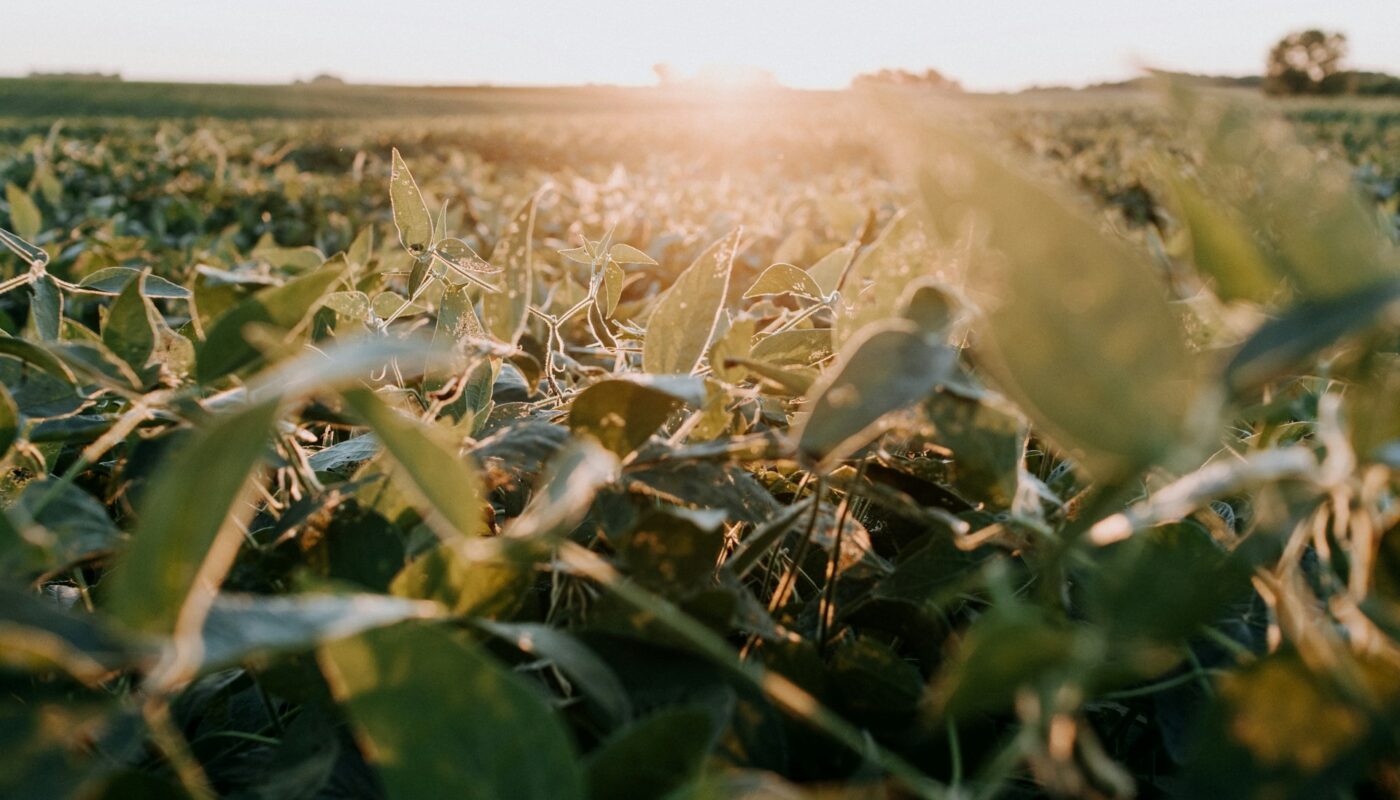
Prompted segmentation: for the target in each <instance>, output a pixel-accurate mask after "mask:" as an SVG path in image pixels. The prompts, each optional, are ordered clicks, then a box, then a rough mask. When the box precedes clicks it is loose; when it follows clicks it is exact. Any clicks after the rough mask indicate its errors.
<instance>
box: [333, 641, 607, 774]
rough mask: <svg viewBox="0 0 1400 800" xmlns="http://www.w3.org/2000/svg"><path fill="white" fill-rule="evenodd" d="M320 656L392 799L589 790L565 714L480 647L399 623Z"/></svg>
mask: <svg viewBox="0 0 1400 800" xmlns="http://www.w3.org/2000/svg"><path fill="white" fill-rule="evenodd" d="M320 662H321V667H322V669H323V670H324V671H325V673H326V679H327V681H328V682H329V683H330V685H331V689H332V692H333V693H334V694H335V697H336V699H337V700H339V701H340V702H341V703H342V704H343V705H344V706H345V709H346V711H347V713H348V715H349V717H350V720H351V723H352V725H353V726H354V728H355V732H356V736H357V738H358V739H359V740H360V742H361V743H362V747H363V749H364V751H365V753H366V754H367V755H368V758H369V760H370V763H371V764H373V766H374V767H375V769H376V770H377V771H378V772H379V775H380V777H381V778H382V780H383V782H384V788H385V789H386V790H387V792H388V795H389V797H390V798H395V799H396V800H418V798H423V797H437V796H444V795H448V796H454V797H482V798H501V799H502V800H504V798H520V800H529V799H530V798H539V799H540V800H569V799H570V798H582V797H583V796H584V791H583V782H582V777H581V775H580V774H579V769H578V767H577V766H576V765H575V761H574V758H575V757H574V753H573V747H572V745H571V744H570V742H569V739H568V735H567V734H566V733H565V731H564V728H563V726H562V725H561V724H560V718H559V717H558V716H556V715H555V713H554V712H553V711H551V710H550V709H549V708H548V707H547V706H546V705H544V703H543V702H541V700H540V699H539V696H538V695H537V693H536V692H534V691H532V690H531V689H530V687H529V686H528V685H527V684H525V683H524V682H523V681H522V680H521V679H520V678H519V677H517V676H515V675H512V674H511V673H510V672H509V671H507V670H506V669H504V668H502V667H501V666H499V665H498V664H496V663H495V662H494V661H493V660H492V659H491V658H490V657H488V656H487V655H485V654H484V653H483V652H482V651H481V650H480V649H479V648H477V647H476V646H474V645H471V644H468V643H466V642H464V641H462V640H460V639H457V638H453V637H451V636H449V635H448V634H447V633H446V632H444V631H443V630H442V629H439V628H432V627H427V626H423V625H400V626H397V627H393V628H384V629H380V630H375V631H369V632H367V633H364V634H361V635H360V636H358V637H355V638H352V639H344V640H341V641H338V642H333V643H331V644H328V645H326V646H324V647H323V648H322V649H321V654H320ZM444 686H451V687H452V691H451V692H443V691H441V687H444ZM410 709H411V710H412V713H404V712H405V711H406V710H410Z"/></svg>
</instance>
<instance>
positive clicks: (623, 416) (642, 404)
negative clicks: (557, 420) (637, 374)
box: [569, 378, 685, 456]
mask: <svg viewBox="0 0 1400 800" xmlns="http://www.w3.org/2000/svg"><path fill="white" fill-rule="evenodd" d="M684 404H685V400H684V399H683V398H681V397H678V396H676V395H675V394H673V393H670V392H667V391H663V390H662V389H659V388H656V387H655V386H651V385H647V384H646V383H643V382H641V381H634V380H626V379H622V378H615V379H610V380H604V381H599V382H598V383H595V384H593V385H592V386H590V387H588V388H587V389H584V390H583V391H582V392H581V393H580V394H579V395H578V397H575V398H574V402H573V404H572V405H571V406H570V407H569V429H570V430H572V431H573V432H574V433H575V434H577V435H582V436H591V437H593V438H594V439H597V440H598V442H599V443H600V444H602V445H603V447H606V448H607V449H609V450H611V451H612V452H614V453H616V454H617V455H619V456H625V455H627V454H628V453H630V452H632V451H633V450H636V449H637V448H638V447H641V446H642V444H644V443H645V442H646V440H647V439H648V438H650V437H651V434H652V433H653V432H654V431H655V430H656V429H657V428H659V427H661V424H662V423H664V422H665V421H666V420H667V419H668V418H669V417H670V416H671V414H672V412H674V411H676V410H678V409H680V407H681V406H683V405H684Z"/></svg>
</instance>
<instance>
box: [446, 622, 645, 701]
mask: <svg viewBox="0 0 1400 800" xmlns="http://www.w3.org/2000/svg"><path fill="white" fill-rule="evenodd" d="M473 624H474V625H476V626H477V627H479V628H481V629H482V630H485V631H487V632H488V633H490V634H491V635H493V636H497V637H499V638H501V639H504V640H505V641H507V642H510V643H511V644H513V645H515V646H516V647H518V648H520V651H521V652H523V653H526V654H529V655H532V656H536V657H539V658H546V659H549V660H550V661H551V662H553V663H554V665H555V666H556V667H558V668H559V669H560V670H561V671H562V672H563V673H564V674H565V675H568V676H569V679H570V680H572V681H573V682H574V683H575V684H577V685H578V687H579V689H581V690H582V691H583V693H584V694H586V695H587V696H588V698H589V699H590V700H592V701H593V702H594V703H596V704H597V707H598V708H599V710H601V711H602V712H603V714H604V716H605V717H607V719H608V721H609V722H611V723H613V724H620V723H624V722H626V721H628V720H630V719H631V718H632V699H631V698H630V697H629V696H628V694H627V689H626V688H625V687H624V686H623V685H622V682H621V681H620V680H618V677H617V674H616V673H614V672H613V671H612V668H611V667H609V666H608V665H607V663H606V662H604V661H603V659H601V658H599V657H598V655H597V654H596V653H594V652H593V651H592V650H590V649H588V647H587V646H586V645H584V644H583V643H582V642H580V641H579V640H578V639H577V638H576V637H574V636H573V635H572V634H570V633H568V632H566V631H562V630H559V629H558V628H553V627H550V626H548V625H542V624H539V623H532V622H517V623H508V622H493V621H491V620H484V619H483V620H475V621H473Z"/></svg>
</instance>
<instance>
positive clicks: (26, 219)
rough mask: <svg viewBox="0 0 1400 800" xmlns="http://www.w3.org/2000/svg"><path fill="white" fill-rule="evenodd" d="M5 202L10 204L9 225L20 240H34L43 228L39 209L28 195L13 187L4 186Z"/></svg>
mask: <svg viewBox="0 0 1400 800" xmlns="http://www.w3.org/2000/svg"><path fill="white" fill-rule="evenodd" d="M5 201H6V202H8V203H9V204H10V225H11V227H13V228H14V230H15V233H17V234H19V236H20V238H22V239H34V238H35V237H37V236H38V235H39V234H40V233H41V232H42V231H43V228H44V221H43V218H42V217H40V216H39V207H38V206H36V205H34V198H32V197H30V196H29V193H28V192H26V191H24V190H23V189H21V188H19V187H18V186H16V185H14V184H13V183H7V184H5Z"/></svg>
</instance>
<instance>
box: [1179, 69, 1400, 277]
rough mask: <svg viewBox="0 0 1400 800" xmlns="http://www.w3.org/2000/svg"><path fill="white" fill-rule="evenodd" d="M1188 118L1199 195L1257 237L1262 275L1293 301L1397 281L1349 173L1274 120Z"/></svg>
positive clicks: (1387, 248)
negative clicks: (1197, 158)
mask: <svg viewBox="0 0 1400 800" xmlns="http://www.w3.org/2000/svg"><path fill="white" fill-rule="evenodd" d="M1177 94H1178V97H1179V98H1182V99H1184V98H1185V97H1186V95H1187V93H1186V92H1185V91H1180V90H1179V91H1178V93H1177ZM1189 104H1190V103H1189V101H1188V103H1187V104H1183V108H1184V107H1185V106H1186V105H1189ZM1193 110H1194V113H1191V114H1190V116H1189V120H1190V122H1191V124H1192V128H1193V129H1194V130H1195V131H1196V132H1198V133H1199V134H1200V135H1201V137H1202V139H1203V142H1202V147H1201V149H1202V151H1203V162H1204V163H1203V165H1202V167H1201V169H1200V170H1199V174H1200V176H1201V179H1202V188H1203V189H1204V191H1205V193H1206V194H1207V195H1208V196H1210V197H1211V198H1212V199H1213V200H1217V201H1218V202H1221V203H1224V204H1227V205H1231V206H1234V207H1235V208H1237V209H1238V210H1239V212H1240V216H1241V217H1242V219H1243V220H1244V222H1245V224H1246V225H1248V226H1249V227H1250V228H1251V229H1253V230H1256V231H1261V232H1263V233H1264V236H1265V240H1264V241H1265V248H1264V249H1265V255H1266V257H1267V258H1268V259H1269V264H1270V266H1271V267H1272V268H1273V270H1274V271H1275V272H1276V273H1278V274H1280V275H1281V276H1283V277H1286V278H1287V279H1288V281H1289V282H1290V283H1291V284H1293V286H1294V287H1295V288H1296V289H1297V290H1298V292H1299V294H1300V295H1301V296H1302V298H1304V299H1315V300H1326V299H1329V298H1334V297H1340V296H1344V295H1348V294H1353V293H1356V292H1359V291H1362V290H1364V289H1365V288H1366V287H1368V286H1374V285H1377V284H1381V283H1384V282H1387V281H1391V280H1394V279H1395V278H1396V277H1397V276H1398V275H1400V249H1398V248H1397V247H1396V246H1395V243H1394V241H1393V240H1392V239H1391V238H1390V237H1389V236H1388V235H1387V233H1386V232H1385V231H1384V230H1383V229H1382V227H1381V225H1380V224H1378V223H1379V220H1380V217H1379V216H1377V215H1376V214H1375V213H1374V212H1373V210H1372V209H1371V208H1370V207H1369V203H1367V202H1366V201H1365V200H1363V199H1362V197H1361V195H1360V193H1359V192H1358V191H1357V186H1356V182H1355V181H1354V180H1353V178H1352V174H1351V170H1350V169H1348V168H1346V167H1345V166H1343V165H1342V164H1339V163H1337V162H1336V161H1330V160H1324V159H1319V158H1318V157H1317V153H1316V152H1315V150H1314V148H1312V147H1310V146H1307V145H1304V144H1302V143H1300V142H1299V141H1298V137H1297V133H1296V131H1295V130H1294V129H1293V128H1292V126H1290V125H1288V124H1287V123H1286V122H1285V121H1284V120H1282V119H1267V118H1264V117H1262V116H1260V115H1258V114H1257V113H1256V112H1254V111H1253V110H1251V109H1249V108H1247V107H1245V106H1243V105H1240V104H1232V105H1225V106H1214V105H1211V104H1209V103H1205V102H1196V103H1194V109H1193ZM1241 175H1247V176H1249V180H1247V181H1245V180H1240V178H1239V176H1241Z"/></svg>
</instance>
